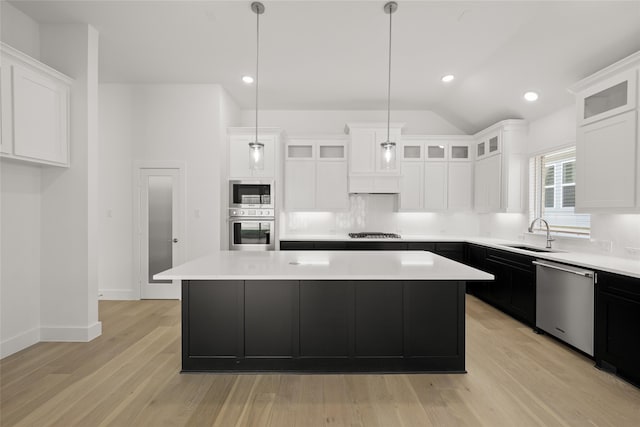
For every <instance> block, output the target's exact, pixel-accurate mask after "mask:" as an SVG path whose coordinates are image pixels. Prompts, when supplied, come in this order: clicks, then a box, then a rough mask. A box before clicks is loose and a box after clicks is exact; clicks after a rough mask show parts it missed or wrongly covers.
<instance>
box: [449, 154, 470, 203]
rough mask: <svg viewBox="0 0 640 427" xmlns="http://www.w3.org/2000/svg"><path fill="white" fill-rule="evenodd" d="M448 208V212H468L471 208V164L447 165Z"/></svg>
mask: <svg viewBox="0 0 640 427" xmlns="http://www.w3.org/2000/svg"><path fill="white" fill-rule="evenodd" d="M448 175H449V180H448V194H449V198H448V208H449V210H450V211H453V212H459V211H469V210H471V208H472V207H473V203H472V185H473V163H471V162H451V163H449V171H448Z"/></svg>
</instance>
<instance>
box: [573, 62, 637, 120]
mask: <svg viewBox="0 0 640 427" xmlns="http://www.w3.org/2000/svg"><path fill="white" fill-rule="evenodd" d="M636 87H637V70H635V69H632V70H627V71H625V72H622V73H620V74H618V75H616V76H613V77H610V78H607V79H605V80H603V81H601V82H598V83H594V84H593V86H591V87H589V88H588V89H585V90H584V91H582V92H580V93H579V94H578V96H577V103H576V107H577V110H578V124H579V125H580V126H582V125H586V124H589V123H593V122H596V121H598V120H602V119H605V118H607V117H611V116H615V115H616V114H620V113H624V112H625V111H629V110H633V109H635V108H636V106H637V98H636V94H637V92H636Z"/></svg>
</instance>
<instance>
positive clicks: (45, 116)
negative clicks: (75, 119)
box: [0, 44, 73, 167]
mask: <svg viewBox="0 0 640 427" xmlns="http://www.w3.org/2000/svg"><path fill="white" fill-rule="evenodd" d="M1 55H2V60H1V61H0V108H1V130H0V134H1V139H0V155H2V156H3V157H9V158H13V159H17V160H23V161H28V162H34V163H42V164H48V165H54V166H63V167H67V166H69V159H70V154H69V114H70V113H69V102H70V91H71V85H72V83H73V80H72V79H71V78H70V77H68V76H66V75H64V74H62V73H60V72H58V71H56V70H54V69H52V68H51V67H49V66H47V65H45V64H43V63H41V62H39V61H37V60H35V59H33V58H31V57H29V56H27V55H25V54H24V53H22V52H20V51H18V50H16V49H13V48H12V47H10V46H8V45H6V44H2V52H1Z"/></svg>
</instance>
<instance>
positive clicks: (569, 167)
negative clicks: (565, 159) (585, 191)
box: [562, 162, 576, 184]
mask: <svg viewBox="0 0 640 427" xmlns="http://www.w3.org/2000/svg"><path fill="white" fill-rule="evenodd" d="M575 173H576V162H570V163H565V164H564V165H563V166H562V182H563V183H564V184H573V183H574V182H576V175H575Z"/></svg>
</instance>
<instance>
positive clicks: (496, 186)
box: [474, 155, 502, 212]
mask: <svg viewBox="0 0 640 427" xmlns="http://www.w3.org/2000/svg"><path fill="white" fill-rule="evenodd" d="M501 176H502V155H497V156H491V157H487V158H484V159H482V160H479V161H478V162H476V168H475V180H474V207H475V211H476V212H499V211H500V210H501V199H502V198H501V192H502V183H501Z"/></svg>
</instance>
